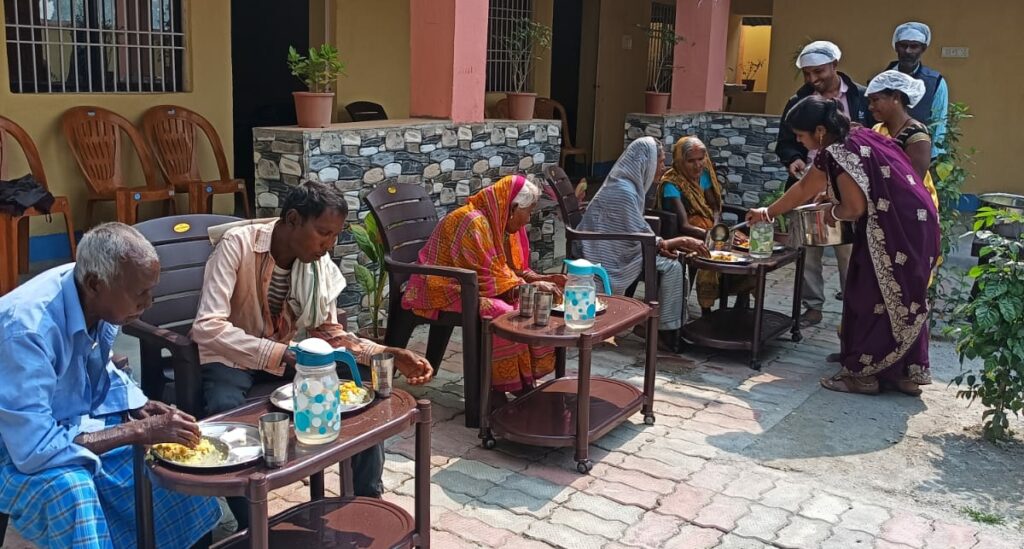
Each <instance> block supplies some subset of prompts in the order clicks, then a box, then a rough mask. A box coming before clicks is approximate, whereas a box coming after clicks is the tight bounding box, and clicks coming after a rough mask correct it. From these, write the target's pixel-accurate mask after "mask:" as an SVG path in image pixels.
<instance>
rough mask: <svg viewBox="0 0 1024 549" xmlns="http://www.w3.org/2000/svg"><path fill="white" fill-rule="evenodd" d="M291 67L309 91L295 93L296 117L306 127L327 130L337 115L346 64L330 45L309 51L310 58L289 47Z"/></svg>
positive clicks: (289, 64)
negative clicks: (339, 84) (336, 93)
mask: <svg viewBox="0 0 1024 549" xmlns="http://www.w3.org/2000/svg"><path fill="white" fill-rule="evenodd" d="M288 68H289V69H291V71H292V74H293V75H295V76H297V77H298V78H299V80H302V82H303V83H304V84H306V87H307V88H309V91H308V92H298V91H297V92H292V96H294V97H295V116H296V118H297V119H298V123H299V126H300V127H302V128H323V127H326V126H329V125H330V124H331V113H332V112H334V91H333V88H334V83H335V81H337V80H338V76H344V75H345V63H343V62H341V61H340V60H339V59H338V49H337V48H335V47H334V46H332V45H330V44H323V45H321V46H320V47H319V48H309V56H308V57H307V56H305V55H302V54H300V53H299V52H298V51H296V49H295V47H294V46H289V47H288Z"/></svg>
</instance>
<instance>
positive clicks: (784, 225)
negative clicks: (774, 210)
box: [757, 189, 789, 233]
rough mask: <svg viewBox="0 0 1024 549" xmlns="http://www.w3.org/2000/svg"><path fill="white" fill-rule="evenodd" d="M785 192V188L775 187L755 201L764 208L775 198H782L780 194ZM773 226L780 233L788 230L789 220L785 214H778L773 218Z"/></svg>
mask: <svg viewBox="0 0 1024 549" xmlns="http://www.w3.org/2000/svg"><path fill="white" fill-rule="evenodd" d="M784 194H786V191H785V189H776V190H774V191H772V192H770V193H768V194H766V195H764V196H762V197H761V201H760V202H758V203H757V205H758V206H760V207H762V208H766V207H768V206H771V205H772V203H774V202H775V201H776V200H778V199H780V198H782V195H784ZM775 227H776V228H778V230H779V232H780V233H788V232H789V220H788V219H786V216H784V215H780V216H777V217H776V218H775Z"/></svg>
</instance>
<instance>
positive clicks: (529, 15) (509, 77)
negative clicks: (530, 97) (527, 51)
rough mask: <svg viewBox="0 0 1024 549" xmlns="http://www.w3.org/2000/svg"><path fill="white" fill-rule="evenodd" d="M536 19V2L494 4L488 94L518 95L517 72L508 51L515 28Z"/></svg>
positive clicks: (509, 0) (505, 0)
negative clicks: (515, 76)
mask: <svg viewBox="0 0 1024 549" xmlns="http://www.w3.org/2000/svg"><path fill="white" fill-rule="evenodd" d="M523 19H533V0H490V12H489V13H488V15H487V30H488V32H487V91H489V92H510V91H515V90H514V89H513V88H514V84H513V79H514V76H513V74H514V72H515V68H514V67H513V65H512V55H511V53H510V52H509V49H508V39H509V38H510V37H511V36H512V31H513V30H514V28H515V24H516V23H517V22H518V21H521V20H523Z"/></svg>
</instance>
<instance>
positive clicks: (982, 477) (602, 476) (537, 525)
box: [5, 268, 1024, 549]
mask: <svg viewBox="0 0 1024 549" xmlns="http://www.w3.org/2000/svg"><path fill="white" fill-rule="evenodd" d="M826 269H827V271H831V272H832V273H834V272H835V271H834V270H833V269H830V268H826ZM792 276H793V273H792V271H782V272H779V273H777V274H776V275H775V276H773V277H772V281H771V286H770V290H769V295H768V297H767V302H768V305H769V307H772V308H778V309H779V310H783V311H785V310H789V305H790V303H791V301H790V298H789V296H788V294H789V292H790V291H791V290H790V289H789V288H790V287H791V286H790V280H791V278H792ZM832 278H833V279H832V280H830V290H829V295H831V294H832V293H834V291H835V284H836V282H835V280H834V278H835V277H834V276H833V277H832ZM838 312H839V303H838V302H836V301H835V300H832V299H830V300H829V303H828V305H827V309H826V321H825V322H824V323H823V324H822V325H821V326H820V327H818V328H815V329H811V330H806V331H805V339H804V341H803V342H801V343H799V344H794V343H792V342H790V341H788V340H781V341H777V342H773V344H772V345H771V346H770V348H769V350H768V351H767V352H766V354H765V357H764V358H765V361H764V369H763V370H762V371H761V372H755V371H753V370H750V369H749V368H747V366H746V358H745V356H744V355H743V354H740V353H720V352H714V351H710V350H702V349H692V350H690V351H688V352H686V353H685V354H684V356H683V357H673V356H662V357H660V358H659V362H658V380H657V384H656V385H657V396H656V405H655V412H656V414H657V423H656V424H655V425H653V426H645V425H644V424H643V422H642V418H641V417H639V415H638V416H636V417H634V418H631V420H630V421H629V422H628V423H626V424H624V425H622V426H621V427H619V428H617V429H615V430H613V431H612V432H611V433H609V434H608V435H607V436H605V437H604V438H602V439H601V440H599V441H597V442H595V443H594V444H593V445H592V447H591V458H592V459H593V460H594V462H595V467H594V470H593V471H592V473H591V474H589V475H580V474H578V473H576V471H575V467H574V462H573V459H572V451H571V449H544V448H534V447H528V446H522V445H517V444H513V443H510V442H507V441H501V440H499V441H498V446H497V448H496V449H494V450H484V449H482V448H481V447H480V444H479V440H478V438H477V432H476V431H474V430H469V429H466V428H465V427H464V426H463V416H462V402H461V394H462V386H461V376H460V373H459V372H460V371H461V356H460V354H461V341H460V340H459V339H458V332H456V337H455V338H454V339H453V341H452V344H451V345H450V347H449V354H448V356H447V358H446V360H445V364H444V367H443V369H442V371H441V372H440V373H439V375H438V379H436V380H435V381H434V382H433V383H431V384H430V385H429V386H428V387H426V388H418V389H412V392H414V393H415V394H416V395H417V396H421V397H425V398H430V399H431V400H432V401H433V403H434V418H435V423H434V426H433V432H432V433H433V445H432V458H431V464H432V484H431V515H432V524H433V534H432V542H433V545H434V547H440V548H445V549H448V548H462V547H507V548H540V547H561V548H566V549H571V548H587V549H589V548H604V549H617V548H631V547H632V548H635V547H658V548H704V547H722V548H755V547H777V548H805V547H823V548H851V547H858V548H861V547H862V548H868V547H872V548H878V549H883V548H901V549H907V548H928V549H930V548H939V547H942V548H945V547H951V548H969V547H974V548H978V549H983V548H984V549H988V548H993V549H996V548H1003V547H1005V548H1011V547H1024V533H1022V531H1021V526H1018V525H1017V524H1016V521H1017V520H1020V518H1021V517H1022V516H1024V509H1022V504H1021V497H1020V494H1021V493H1024V475H1021V474H1020V472H1019V471H1020V465H1021V464H1022V463H1024V452H1022V451H1020V447H1019V446H1013V445H1011V446H1008V447H1000V448H997V447H994V446H992V445H989V444H987V443H984V442H982V441H980V440H979V438H978V433H977V430H976V429H975V428H974V426H976V425H977V424H978V423H979V422H980V414H981V410H980V409H979V408H969V409H968V408H966V407H965V405H964V404H963V403H962V402H961V401H957V400H955V399H954V394H955V389H954V388H951V387H948V386H947V382H948V380H949V378H950V377H951V376H952V375H955V372H956V371H957V368H958V366H957V363H956V360H955V356H954V355H953V353H952V351H951V349H950V344H949V343H945V342H939V341H936V342H935V343H934V345H933V358H932V361H933V363H932V366H933V370H934V372H935V375H936V378H937V380H936V383H935V384H934V385H931V386H928V387H926V388H925V394H924V396H923V397H922V398H920V399H916V398H911V397H906V396H902V395H884V396H879V397H865V396H856V395H842V394H836V393H831V392H828V391H825V390H823V389H821V388H820V386H819V385H818V379H819V378H820V377H823V376H825V375H828V374H830V373H831V367H830V366H826V365H825V364H824V356H825V355H826V354H827V353H829V352H833V351H834V350H836V348H837V346H838V341H837V337H836V334H835V327H836V324H837V321H838ZM424 339H425V337H424V334H422V333H418V334H417V338H416V340H415V341H414V342H413V344H412V345H411V346H412V347H415V348H420V349H422V347H423V345H424V341H423V340H424ZM594 361H595V364H594V372H595V374H599V375H606V376H610V377H613V378H619V379H624V380H628V381H631V382H634V383H638V384H639V383H640V381H641V379H642V369H641V367H640V366H639V365H640V364H641V361H642V345H641V342H640V340H638V339H636V338H635V337H633V336H624V337H622V338H620V339H619V340H618V345H617V346H615V347H613V346H609V345H605V346H602V347H601V348H600V349H599V350H598V351H597V352H595V354H594ZM571 366H572V360H571V359H570V369H571ZM1018 428H1019V426H1018ZM411 437H412V432H411V431H410V432H409V433H408V434H407V436H405V437H396V438H394V439H392V440H389V441H388V444H387V448H388V455H387V458H388V459H387V463H386V471H385V475H384V482H385V486H386V488H387V495H386V496H385V499H387V500H389V501H393V502H396V503H398V504H399V505H402V506H403V507H405V508H407V509H408V510H409V511H410V512H411V511H412V503H413V499H412V495H413V480H412V476H411V475H412V471H413V462H412V461H411V458H412V455H413V454H412V452H413V445H412V438H411ZM337 484H338V483H337V471H336V470H332V471H331V472H330V474H329V478H328V481H327V486H328V491H329V492H332V493H336V489H337ZM307 498H308V491H307V488H306V487H305V486H303V485H302V483H296V484H294V485H292V486H289V487H286V488H284V489H281V490H278V491H276V492H275V493H274V494H273V495H272V499H271V502H270V507H271V513H276V512H279V511H281V510H283V509H285V508H287V507H289V506H291V505H294V504H296V503H300V502H303V501H306V500H307ZM965 507H970V508H972V509H978V510H984V511H986V512H993V513H995V514H997V515H999V516H1000V517H1001V518H1003V519H1004V520H1005V521H1006V524H1005V525H1004V526H988V525H982V524H978V523H975V522H971V521H970V520H969V519H968V518H966V517H965V515H964V514H963V513H962V512H961V509H962V508H965ZM1022 526H1024V525H1022ZM8 537H9V539H8V545H5V546H11V547H15V546H19V545H18V542H16V541H13V538H15V537H16V536H15V535H11V534H9V536H8Z"/></svg>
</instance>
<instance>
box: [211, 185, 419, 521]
mask: <svg viewBox="0 0 1024 549" xmlns="http://www.w3.org/2000/svg"><path fill="white" fill-rule="evenodd" d="M347 215H348V206H347V204H346V202H345V197H344V195H342V194H341V193H340V192H339V191H337V190H336V189H335V188H334V187H331V186H328V185H325V184H322V183H314V182H310V183H305V184H303V185H300V186H297V187H293V188H292V189H291V191H290V192H289V194H288V196H287V197H286V198H285V200H284V204H283V207H282V208H281V217H280V218H279V219H275V220H273V221H270V222H266V223H252V224H247V225H243V226H239V227H234V228H231V229H229V230H228V231H227V232H226V233H224V235H223V237H222V238H221V239H220V240H219V241H218V242H217V243H216V246H215V248H214V250H213V253H212V254H211V255H210V260H209V262H208V263H207V265H206V273H205V277H204V280H203V292H202V296H201V298H200V301H199V310H198V312H197V313H196V319H195V322H194V323H193V326H192V332H191V337H192V340H193V341H195V342H196V344H197V345H198V347H199V358H200V361H201V362H202V364H203V395H204V397H205V400H206V401H205V405H204V412H205V413H206V414H208V415H210V414H215V413H218V412H222V411H225V410H230V409H232V408H236V407H238V406H240V405H242V404H243V403H244V402H245V398H246V395H247V394H248V392H249V390H250V389H251V388H252V386H253V384H254V383H257V382H260V381H266V380H275V379H280V380H281V381H282V382H283V381H285V380H289V379H291V378H292V376H294V374H295V354H294V353H293V352H292V351H290V350H288V346H289V344H290V342H291V341H293V340H294V339H296V338H300V337H306V336H315V337H321V338H323V339H326V340H328V341H329V342H330V343H331V344H332V345H333V346H335V347H339V346H344V347H346V348H348V350H349V351H351V352H352V354H353V355H355V357H356V361H357V362H358V363H359V364H361V365H366V364H369V363H370V357H371V356H373V355H374V354H377V353H381V352H388V353H392V354H394V355H395V366H396V368H397V369H398V371H399V372H401V373H402V374H403V375H405V377H406V379H407V380H408V382H409V383H411V384H422V383H426V382H428V381H430V379H431V377H432V376H433V370H432V368H431V366H430V363H429V362H427V360H426V358H424V357H422V356H420V355H417V354H416V353H413V352H412V351H409V350H408V349H399V348H394V347H384V346H383V345H379V344H377V343H374V342H372V341H370V340H366V339H361V338H358V337H356V336H355V335H353V334H351V333H349V332H348V331H346V330H345V328H344V326H342V325H341V324H340V323H339V322H338V311H337V308H336V306H335V300H336V298H337V295H333V296H329V297H328V299H327V301H328V303H327V304H326V305H325V306H323V310H316V311H313V314H310V313H311V311H308V310H306V311H303V310H296V307H297V306H298V303H299V300H297V299H291V293H292V288H293V287H294V286H293V282H294V281H293V280H292V273H293V272H295V268H296V267H301V265H300V263H301V264H307V265H308V264H316V266H317V267H318V268H320V269H322V270H323V271H322V272H320V276H321V277H324V278H333V279H340V278H341V273H340V270H339V269H338V266H337V265H336V264H334V262H333V261H331V260H330V256H329V255H327V254H329V253H330V252H331V251H332V250H333V249H334V245H335V243H336V242H337V240H338V234H339V233H340V232H341V230H342V229H343V228H344V225H345V218H346V216H347ZM341 287H343V285H341V284H340V283H339V285H337V287H336V288H337V291H338V292H340V290H341ZM310 318H315V320H310ZM300 332H305V333H304V334H301V335H300ZM339 373H340V374H342V375H347V370H346V369H345V368H342V369H341V370H339ZM383 466H384V450H383V447H382V446H380V445H378V446H376V447H374V448H370V449H369V450H366V451H365V452H362V453H360V454H358V455H356V456H355V457H354V458H353V459H352V467H353V477H354V479H355V486H354V491H355V494H356V495H357V496H368V497H380V495H381V492H382V491H383V485H382V483H381V474H382V472H383ZM229 503H233V502H231V501H229ZM244 507H245V506H244V505H232V511H234V512H235V514H236V517H237V518H239V523H240V524H244V522H245V517H244V516H242V517H239V516H238V515H239V514H241V515H244V511H243V509H244Z"/></svg>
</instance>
